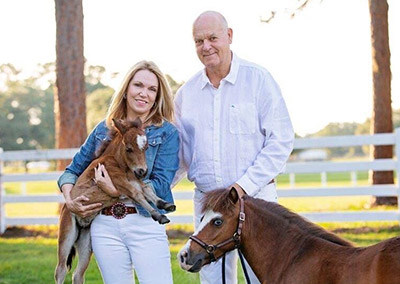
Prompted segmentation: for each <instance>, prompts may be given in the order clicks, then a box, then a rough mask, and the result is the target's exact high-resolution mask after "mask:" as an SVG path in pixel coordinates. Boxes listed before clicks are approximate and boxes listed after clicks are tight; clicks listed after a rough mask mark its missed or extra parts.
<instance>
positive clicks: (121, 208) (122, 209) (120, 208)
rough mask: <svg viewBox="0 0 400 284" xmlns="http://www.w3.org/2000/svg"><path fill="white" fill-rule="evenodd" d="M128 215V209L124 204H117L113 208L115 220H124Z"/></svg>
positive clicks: (112, 213) (112, 212)
mask: <svg viewBox="0 0 400 284" xmlns="http://www.w3.org/2000/svg"><path fill="white" fill-rule="evenodd" d="M127 214H128V208H127V207H126V205H125V204H124V203H121V202H117V203H114V204H113V205H112V206H111V215H112V216H113V217H114V218H115V219H123V218H125V216H126V215H127Z"/></svg>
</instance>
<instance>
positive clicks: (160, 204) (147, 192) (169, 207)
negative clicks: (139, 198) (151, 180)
mask: <svg viewBox="0 0 400 284" xmlns="http://www.w3.org/2000/svg"><path fill="white" fill-rule="evenodd" d="M142 189H143V194H144V196H145V198H146V199H147V200H148V201H150V202H153V203H154V204H155V205H156V206H157V208H159V209H164V210H166V211H168V212H172V211H175V209H176V206H175V204H173V203H170V202H166V201H165V200H163V199H161V198H160V197H158V196H157V195H156V194H155V193H154V191H153V189H152V188H151V187H149V186H147V185H146V184H144V183H142Z"/></svg>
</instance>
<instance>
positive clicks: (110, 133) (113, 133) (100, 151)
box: [95, 120, 142, 159]
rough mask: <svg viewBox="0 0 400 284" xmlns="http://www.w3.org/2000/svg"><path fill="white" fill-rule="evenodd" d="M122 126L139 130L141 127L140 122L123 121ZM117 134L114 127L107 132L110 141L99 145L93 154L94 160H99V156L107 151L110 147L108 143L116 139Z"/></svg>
mask: <svg viewBox="0 0 400 284" xmlns="http://www.w3.org/2000/svg"><path fill="white" fill-rule="evenodd" d="M121 123H122V124H124V127H126V128H128V129H129V128H132V127H135V128H140V126H141V125H142V123H141V121H140V120H133V121H131V120H124V121H121ZM118 133H119V131H118V130H117V129H116V128H115V126H114V127H112V128H111V129H109V130H108V137H109V138H110V139H107V140H104V142H103V143H102V144H101V146H100V147H99V149H98V150H96V152H95V159H97V158H99V157H100V156H101V155H103V153H104V151H105V150H106V149H107V147H108V146H109V145H110V143H111V142H112V141H113V140H114V139H115V138H116V137H118V136H117V134H118Z"/></svg>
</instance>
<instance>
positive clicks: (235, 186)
mask: <svg viewBox="0 0 400 284" xmlns="http://www.w3.org/2000/svg"><path fill="white" fill-rule="evenodd" d="M231 187H234V188H235V189H236V191H237V193H238V195H239V198H242V197H243V195H246V194H247V193H246V192H245V191H244V189H243V188H242V187H241V186H240V185H238V184H237V183H234V184H233V185H232V186H231Z"/></svg>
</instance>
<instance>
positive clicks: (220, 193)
mask: <svg viewBox="0 0 400 284" xmlns="http://www.w3.org/2000/svg"><path fill="white" fill-rule="evenodd" d="M229 192H230V190H226V189H219V190H213V191H211V192H209V193H207V194H206V196H205V199H204V200H203V211H205V210H207V209H212V210H214V211H217V212H233V207H234V206H235V204H234V203H233V201H231V200H230V198H229ZM244 198H245V201H246V202H250V203H252V204H255V206H256V207H257V208H258V209H259V210H260V211H263V212H264V211H266V212H265V214H259V216H267V215H271V214H273V215H274V216H275V217H277V218H279V219H280V220H281V221H282V222H286V223H290V224H291V225H294V226H296V227H297V228H298V229H300V230H301V231H303V232H304V233H307V234H308V235H312V236H314V237H317V238H320V239H324V240H326V241H329V242H331V243H335V244H338V245H341V246H353V245H352V244H351V243H350V242H348V241H346V240H344V239H342V238H340V237H338V236H336V235H335V234H333V233H330V232H328V231H326V230H324V229H323V228H322V227H320V226H318V225H315V224H314V223H311V222H309V221H307V220H306V219H304V218H303V217H302V216H300V215H298V214H296V213H294V212H292V211H290V210H289V209H287V208H285V207H283V206H281V205H279V204H277V203H275V202H267V201H265V200H262V199H259V198H252V197H250V196H247V195H246V196H245V197H244ZM245 208H246V206H245ZM245 210H246V209H245Z"/></svg>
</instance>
